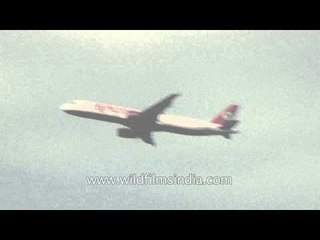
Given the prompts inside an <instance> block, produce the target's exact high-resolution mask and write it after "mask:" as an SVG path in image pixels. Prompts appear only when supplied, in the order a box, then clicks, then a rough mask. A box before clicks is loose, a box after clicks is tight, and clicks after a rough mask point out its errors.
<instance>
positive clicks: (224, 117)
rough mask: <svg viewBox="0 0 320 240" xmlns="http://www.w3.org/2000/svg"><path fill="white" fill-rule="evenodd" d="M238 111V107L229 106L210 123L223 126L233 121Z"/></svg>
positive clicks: (234, 105)
mask: <svg viewBox="0 0 320 240" xmlns="http://www.w3.org/2000/svg"><path fill="white" fill-rule="evenodd" d="M238 109H239V106H238V105H236V104H230V105H228V106H227V107H226V108H225V109H224V110H223V111H221V112H220V113H218V114H217V115H216V116H215V117H214V118H213V119H212V120H211V121H210V122H212V123H216V124H220V125H224V124H225V123H226V122H227V121H230V120H234V119H235V117H236V114H237V111H238Z"/></svg>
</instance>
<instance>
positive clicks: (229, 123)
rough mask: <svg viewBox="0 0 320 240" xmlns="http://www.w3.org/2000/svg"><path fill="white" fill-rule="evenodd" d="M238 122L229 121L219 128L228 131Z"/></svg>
mask: <svg viewBox="0 0 320 240" xmlns="http://www.w3.org/2000/svg"><path fill="white" fill-rule="evenodd" d="M239 122H240V121H239V120H229V121H226V122H225V123H224V125H223V126H222V127H221V128H220V129H222V130H230V129H232V128H233V127H235V126H236V125H237V124H238V123H239Z"/></svg>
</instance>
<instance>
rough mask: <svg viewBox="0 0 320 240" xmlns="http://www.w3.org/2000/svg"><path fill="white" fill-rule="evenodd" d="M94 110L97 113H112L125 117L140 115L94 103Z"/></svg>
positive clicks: (131, 111)
mask: <svg viewBox="0 0 320 240" xmlns="http://www.w3.org/2000/svg"><path fill="white" fill-rule="evenodd" d="M95 110H97V111H99V112H101V113H105V112H113V113H120V114H125V115H126V116H129V115H136V114H138V113H140V112H139V111H135V110H127V109H125V108H121V107H116V106H114V105H108V104H101V103H96V104H95Z"/></svg>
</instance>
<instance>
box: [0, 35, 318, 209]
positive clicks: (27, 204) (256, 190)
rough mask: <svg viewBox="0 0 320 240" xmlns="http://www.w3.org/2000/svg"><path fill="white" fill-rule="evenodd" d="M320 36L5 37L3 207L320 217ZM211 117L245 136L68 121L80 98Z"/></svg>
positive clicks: (0, 64)
mask: <svg viewBox="0 0 320 240" xmlns="http://www.w3.org/2000/svg"><path fill="white" fill-rule="evenodd" d="M319 43H320V32H319V31H1V32H0V96H1V98H0V108H1V118H0V164H1V165H0V208H1V209H320V175H319V172H320V157H319V156H320V142H319V136H320V111H319V105H320V79H319V76H320V45H319ZM172 92H181V93H182V96H181V97H179V98H178V99H176V101H175V102H174V104H173V107H172V108H170V109H168V110H167V111H166V112H167V113H168V114H169V113H170V114H174V115H182V116H187V117H193V118H200V119H203V120H210V119H211V118H212V117H213V116H214V115H215V114H216V113H217V112H218V111H220V110H221V109H222V108H223V107H224V106H225V105H227V104H229V103H238V104H240V105H241V113H240V120H241V124H240V125H238V127H237V128H238V129H239V130H240V131H241V134H239V135H235V136H234V137H233V140H227V139H224V138H222V137H219V136H212V137H191V136H181V135H174V134H170V133H155V134H154V136H155V141H156V142H157V147H152V146H150V145H147V144H145V143H143V142H142V141H141V140H138V139H134V140H133V139H122V138H119V137H117V136H116V129H117V128H119V127H120V126H117V125H114V124H110V123H105V122H98V121H94V120H89V119H82V118H77V117H74V116H70V115H67V114H65V113H63V112H61V111H60V110H59V108H58V107H59V105H61V104H62V103H64V102H67V101H70V100H73V99H86V100H94V101H100V102H106V103H114V104H117V105H123V106H128V107H133V108H145V107H147V106H148V105H150V104H152V103H154V102H156V101H157V100H159V99H160V98H162V97H164V96H166V95H167V94H169V93H172ZM131 173H136V174H138V175H139V174H141V173H155V174H157V175H173V174H177V175H188V174H189V173H195V174H197V175H201V176H204V177H206V176H209V175H212V176H223V175H225V176H232V178H233V185H232V186H106V185H105V186H90V185H88V184H87V182H86V176H92V175H102V176H104V175H115V176H126V175H129V174H131Z"/></svg>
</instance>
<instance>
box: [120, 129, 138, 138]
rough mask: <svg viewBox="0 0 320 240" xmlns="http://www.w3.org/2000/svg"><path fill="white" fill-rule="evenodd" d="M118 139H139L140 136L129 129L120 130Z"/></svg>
mask: <svg viewBox="0 0 320 240" xmlns="http://www.w3.org/2000/svg"><path fill="white" fill-rule="evenodd" d="M117 135H118V137H121V138H137V137H138V134H137V133H136V132H134V131H133V130H132V129H129V128H119V129H118V130H117Z"/></svg>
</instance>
